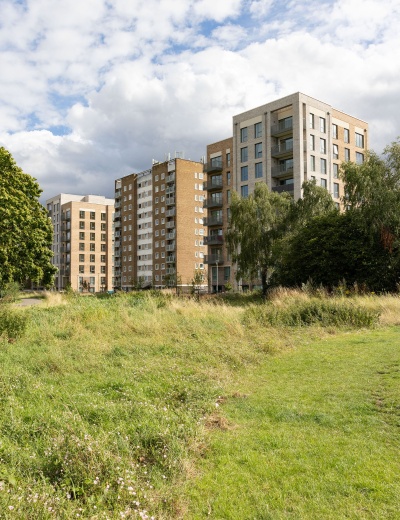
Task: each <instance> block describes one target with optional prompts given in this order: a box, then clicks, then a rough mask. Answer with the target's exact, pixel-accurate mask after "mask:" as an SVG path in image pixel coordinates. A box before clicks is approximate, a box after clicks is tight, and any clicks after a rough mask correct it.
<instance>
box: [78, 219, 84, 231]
mask: <svg viewBox="0 0 400 520" xmlns="http://www.w3.org/2000/svg"><path fill="white" fill-rule="evenodd" d="M79 229H85V222H84V221H83V220H80V221H79Z"/></svg>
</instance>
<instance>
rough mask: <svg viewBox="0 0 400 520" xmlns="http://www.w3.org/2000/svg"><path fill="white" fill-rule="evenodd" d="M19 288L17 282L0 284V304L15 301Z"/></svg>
mask: <svg viewBox="0 0 400 520" xmlns="http://www.w3.org/2000/svg"><path fill="white" fill-rule="evenodd" d="M20 290H21V287H20V285H19V283H18V282H8V283H4V284H3V285H0V304H1V303H13V302H15V301H16V300H17V298H18V295H19V293H20Z"/></svg>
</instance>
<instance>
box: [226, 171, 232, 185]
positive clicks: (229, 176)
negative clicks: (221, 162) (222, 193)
mask: <svg viewBox="0 0 400 520" xmlns="http://www.w3.org/2000/svg"><path fill="white" fill-rule="evenodd" d="M230 183H231V172H226V184H228V185H229V184H230Z"/></svg>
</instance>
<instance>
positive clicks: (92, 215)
mask: <svg viewBox="0 0 400 520" xmlns="http://www.w3.org/2000/svg"><path fill="white" fill-rule="evenodd" d="M95 218H96V213H95V212H94V211H91V212H90V220H95Z"/></svg>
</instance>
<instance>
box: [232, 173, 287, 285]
mask: <svg viewBox="0 0 400 520" xmlns="http://www.w3.org/2000/svg"><path fill="white" fill-rule="evenodd" d="M290 205H291V197H290V195H288V194H283V195H279V194H277V193H274V192H271V191H270V190H269V188H268V187H267V185H266V184H264V183H257V184H256V186H255V188H254V192H253V193H252V194H251V195H250V196H249V197H247V198H240V197H239V196H238V195H237V194H235V193H234V194H233V196H232V202H231V206H230V209H231V220H230V228H229V229H228V231H227V234H226V240H227V245H228V249H229V251H230V253H231V255H232V260H233V261H234V262H236V263H237V278H238V280H239V279H241V278H244V279H249V280H252V279H257V278H258V276H259V275H261V283H262V287H263V294H264V295H265V294H266V291H267V284H268V276H269V274H270V273H269V271H270V269H271V268H272V267H273V266H274V263H275V258H274V254H273V252H274V250H273V248H274V245H275V243H276V241H277V240H278V239H279V238H281V236H282V234H283V231H284V223H285V222H286V219H287V216H288V212H289V208H290Z"/></svg>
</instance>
